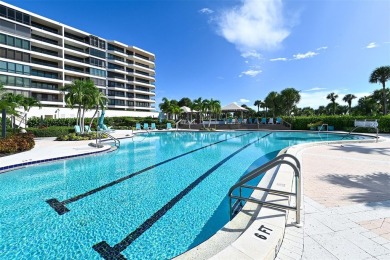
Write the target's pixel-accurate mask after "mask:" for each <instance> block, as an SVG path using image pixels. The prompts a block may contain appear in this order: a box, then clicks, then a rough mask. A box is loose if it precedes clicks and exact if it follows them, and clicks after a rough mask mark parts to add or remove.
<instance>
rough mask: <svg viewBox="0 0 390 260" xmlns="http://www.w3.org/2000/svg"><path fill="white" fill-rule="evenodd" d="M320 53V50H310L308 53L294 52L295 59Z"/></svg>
mask: <svg viewBox="0 0 390 260" xmlns="http://www.w3.org/2000/svg"><path fill="white" fill-rule="evenodd" d="M316 55H318V52H313V51H308V52H306V53H298V54H294V55H293V57H294V60H301V59H307V58H311V57H314V56H316Z"/></svg>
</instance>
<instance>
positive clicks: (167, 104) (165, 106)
mask: <svg viewBox="0 0 390 260" xmlns="http://www.w3.org/2000/svg"><path fill="white" fill-rule="evenodd" d="M162 101H163V103H160V104H159V105H158V106H159V107H160V109H161V111H162V112H164V113H166V114H167V118H168V119H169V113H170V112H171V107H172V105H171V101H170V100H169V99H167V98H166V97H164V98H163V99H162Z"/></svg>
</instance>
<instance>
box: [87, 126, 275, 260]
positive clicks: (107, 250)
mask: <svg viewBox="0 0 390 260" xmlns="http://www.w3.org/2000/svg"><path fill="white" fill-rule="evenodd" d="M270 134H271V133H268V134H266V135H264V136H262V137H261V138H264V137H266V136H268V135H270ZM259 140H260V138H257V139H256V140H255V141H253V142H250V143H248V144H246V145H245V146H243V147H241V148H240V149H238V150H237V151H235V152H234V153H232V154H230V155H229V156H227V157H226V158H225V159H223V160H222V161H220V162H219V163H217V164H216V165H214V166H213V167H212V168H210V169H209V170H207V171H206V172H205V173H204V174H202V175H201V176H200V177H199V178H197V179H196V180H195V181H193V182H192V183H191V184H190V185H188V186H187V187H186V188H185V189H184V190H182V191H181V192H180V193H179V194H177V195H176V196H175V197H174V198H173V199H171V200H170V201H169V202H168V203H167V204H165V205H164V206H163V207H162V208H160V209H159V210H158V211H157V212H156V213H154V214H153V215H152V216H151V217H150V218H148V219H147V220H146V221H145V222H144V223H142V224H141V225H140V226H139V227H138V228H137V229H135V230H134V231H133V232H131V233H130V234H129V235H127V236H126V237H125V238H124V239H123V240H122V241H121V242H119V243H118V244H116V245H115V246H113V247H111V246H110V245H109V244H108V243H107V242H106V241H102V242H99V243H97V244H95V245H93V246H92V248H93V249H94V250H95V251H96V252H98V253H99V254H100V256H101V257H103V258H104V259H126V258H125V257H124V256H123V255H122V254H121V252H122V251H123V250H125V249H126V248H127V247H128V246H129V245H131V243H133V242H134V241H135V240H136V239H137V238H138V237H140V236H141V235H142V234H143V233H145V232H146V231H147V230H148V229H149V228H151V227H152V226H153V224H155V223H156V222H157V221H158V220H159V219H160V218H161V217H163V216H164V215H165V214H166V213H167V212H168V211H169V210H170V209H171V208H172V207H173V206H175V204H176V203H178V202H179V201H180V200H181V199H182V198H183V197H184V196H186V195H187V194H188V193H189V192H190V191H191V190H193V189H194V188H195V187H196V186H198V185H199V184H200V183H201V182H202V181H203V180H204V179H205V178H207V177H208V176H209V175H210V174H211V173H213V172H214V171H215V170H217V169H218V168H219V167H221V166H222V165H223V164H224V163H225V162H227V161H228V160H230V159H231V158H232V157H233V156H235V155H236V154H238V153H239V152H241V151H243V150H244V149H246V148H248V147H249V146H251V145H252V144H254V143H256V142H258V141H259Z"/></svg>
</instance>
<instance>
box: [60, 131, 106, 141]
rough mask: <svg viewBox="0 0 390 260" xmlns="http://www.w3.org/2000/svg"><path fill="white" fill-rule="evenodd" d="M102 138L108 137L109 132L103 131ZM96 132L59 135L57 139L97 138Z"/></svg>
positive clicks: (81, 139) (78, 139)
mask: <svg viewBox="0 0 390 260" xmlns="http://www.w3.org/2000/svg"><path fill="white" fill-rule="evenodd" d="M100 137H101V138H107V137H108V136H107V134H104V133H101V135H100ZM95 139H96V132H91V133H85V134H82V135H77V134H76V133H70V134H66V135H61V136H58V137H57V139H56V141H83V140H95Z"/></svg>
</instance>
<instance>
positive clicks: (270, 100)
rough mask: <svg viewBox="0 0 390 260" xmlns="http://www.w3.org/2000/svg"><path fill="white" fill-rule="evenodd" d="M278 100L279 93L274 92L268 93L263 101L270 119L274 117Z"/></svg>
mask: <svg viewBox="0 0 390 260" xmlns="http://www.w3.org/2000/svg"><path fill="white" fill-rule="evenodd" d="M279 100H280V98H279V93H278V92H276V91H271V92H270V93H268V95H267V97H266V98H265V99H264V103H265V105H266V106H267V107H268V108H269V109H270V110H271V112H272V117H275V115H276V111H277V109H278V101H279Z"/></svg>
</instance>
